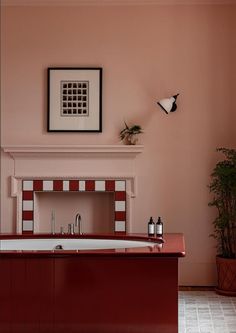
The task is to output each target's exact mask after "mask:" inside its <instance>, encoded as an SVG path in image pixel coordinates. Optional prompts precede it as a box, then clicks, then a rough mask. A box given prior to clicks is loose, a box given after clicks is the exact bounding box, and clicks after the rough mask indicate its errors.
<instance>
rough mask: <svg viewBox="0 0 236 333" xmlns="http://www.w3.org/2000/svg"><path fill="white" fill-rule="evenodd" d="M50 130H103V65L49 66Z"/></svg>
mask: <svg viewBox="0 0 236 333" xmlns="http://www.w3.org/2000/svg"><path fill="white" fill-rule="evenodd" d="M48 132H102V68H100V67H99V68H70V67H50V68H48Z"/></svg>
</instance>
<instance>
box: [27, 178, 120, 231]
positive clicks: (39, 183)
mask: <svg viewBox="0 0 236 333" xmlns="http://www.w3.org/2000/svg"><path fill="white" fill-rule="evenodd" d="M101 180H103V181H104V180H105V191H107V192H113V193H114V201H126V191H115V182H116V181H115V180H110V179H109V180H106V179H101ZM32 181H33V191H22V200H23V201H24V200H34V192H35V191H43V180H40V179H38V180H32ZM51 181H52V180H51ZM79 181H80V180H79V179H73V180H69V191H79ZM53 191H63V180H62V179H59V180H53ZM85 191H95V180H85ZM65 192H68V191H65ZM114 215H115V219H114V231H115V221H126V211H124V212H120V211H119V212H114ZM33 217H34V211H23V209H22V221H23V220H26V221H30V220H32V221H33ZM22 223H23V222H22ZM33 223H34V221H33ZM22 228H23V225H22ZM22 233H23V234H32V233H33V231H28V230H27V231H24V230H23V229H22Z"/></svg>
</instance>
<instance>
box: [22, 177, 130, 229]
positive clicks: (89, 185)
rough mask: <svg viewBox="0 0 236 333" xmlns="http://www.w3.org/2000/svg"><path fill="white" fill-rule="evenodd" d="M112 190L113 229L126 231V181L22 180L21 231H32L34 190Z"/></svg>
mask: <svg viewBox="0 0 236 333" xmlns="http://www.w3.org/2000/svg"><path fill="white" fill-rule="evenodd" d="M58 191H60V192H76V191H77V192H83V191H86V192H113V193H114V207H115V212H114V231H115V232H125V231H126V181H125V180H111V179H99V180H94V179H87V180H80V179H72V180H64V179H55V180H49V179H47V180H43V179H33V180H23V181H22V232H23V233H24V232H27V233H29V232H30V233H33V232H34V195H35V192H58Z"/></svg>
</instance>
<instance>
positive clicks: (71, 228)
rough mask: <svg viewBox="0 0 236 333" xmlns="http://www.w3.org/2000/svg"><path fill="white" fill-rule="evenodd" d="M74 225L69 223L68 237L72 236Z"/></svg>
mask: <svg viewBox="0 0 236 333" xmlns="http://www.w3.org/2000/svg"><path fill="white" fill-rule="evenodd" d="M74 226H75V225H74V224H73V223H69V224H68V234H70V235H74V233H75V228H74Z"/></svg>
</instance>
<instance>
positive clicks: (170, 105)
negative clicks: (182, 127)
mask: <svg viewBox="0 0 236 333" xmlns="http://www.w3.org/2000/svg"><path fill="white" fill-rule="evenodd" d="M178 96H179V94H177V95H174V96H172V97H169V98H164V99H161V100H160V101H159V102H157V104H158V105H159V106H160V107H161V108H162V110H163V111H165V113H166V114H169V113H170V112H174V111H176V109H177V104H176V99H177V97H178Z"/></svg>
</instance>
